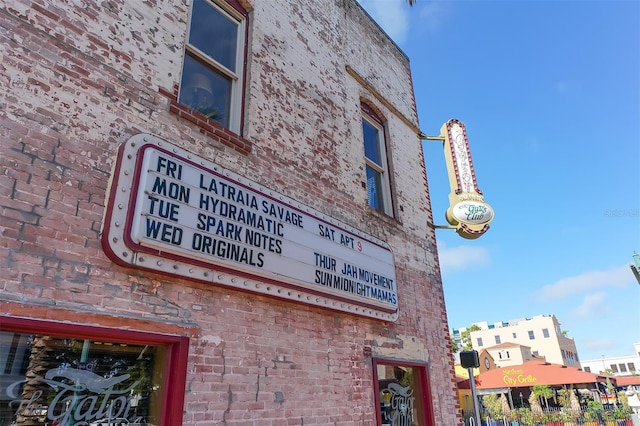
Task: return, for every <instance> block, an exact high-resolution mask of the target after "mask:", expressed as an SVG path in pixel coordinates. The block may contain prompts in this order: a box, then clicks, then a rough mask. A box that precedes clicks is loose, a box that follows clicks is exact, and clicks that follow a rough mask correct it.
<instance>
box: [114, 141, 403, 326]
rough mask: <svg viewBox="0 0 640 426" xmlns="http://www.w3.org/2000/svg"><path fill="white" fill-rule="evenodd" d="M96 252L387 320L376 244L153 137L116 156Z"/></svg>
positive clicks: (389, 287)
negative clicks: (98, 249)
mask: <svg viewBox="0 0 640 426" xmlns="http://www.w3.org/2000/svg"><path fill="white" fill-rule="evenodd" d="M103 247H104V248H105V251H106V252H107V254H109V256H110V257H111V258H112V259H113V260H114V261H116V262H118V263H119V264H123V265H127V266H134V267H139V268H144V269H150V270H155V271H159V272H164V273H169V274H172V275H179V276H182V277H186V278H190V279H196V280H200V281H207V282H210V283H212V284H221V285H227V286H231V287H236V288H238V289H241V290H245V291H253V292H258V293H263V294H268V295H271V296H274V297H280V298H284V299H289V300H294V301H296V302H302V303H309V304H313V305H318V306H322V307H326V308H330V309H335V310H340V311H346V312H352V313H354V314H359V315H364V316H369V317H374V318H380V319H384V320H391V321H395V320H396V319H397V315H398V300H397V282H396V278H395V265H394V259H393V253H392V252H391V250H390V249H389V247H388V246H387V245H386V244H385V243H384V242H382V241H380V240H378V239H376V238H374V237H372V236H370V235H367V234H365V233H363V232H360V231H358V230H356V229H354V228H352V227H350V226H348V225H346V224H344V223H341V222H339V221H337V220H334V219H332V218H330V217H327V216H326V215H324V214H322V213H320V212H318V211H315V210H314V209H311V208H310V207H308V206H305V205H302V204H300V203H298V202H296V201H295V200H293V199H290V198H288V197H285V196H283V195H281V194H277V193H274V192H273V191H270V190H267V189H265V188H263V187H262V186H261V185H259V184H257V183H255V182H252V181H249V180H247V179H245V178H243V177H241V176H239V175H237V174H235V173H232V172H230V171H228V170H224V169H223V168H221V167H220V166H218V165H216V164H214V163H212V162H210V161H208V160H206V159H204V158H200V157H198V156H195V155H193V154H191V153H190V152H188V151H186V150H184V149H182V148H179V147H177V146H174V145H172V144H170V143H168V142H166V141H163V140H161V139H159V138H157V137H155V136H152V135H148V134H139V135H136V136H134V137H132V138H131V139H130V140H129V141H128V142H127V143H125V144H124V145H123V146H122V147H121V149H120V152H119V156H118V162H117V165H116V171H115V176H114V181H113V183H112V188H111V196H110V200H109V205H108V209H107V215H106V218H105V224H104V232H103Z"/></svg>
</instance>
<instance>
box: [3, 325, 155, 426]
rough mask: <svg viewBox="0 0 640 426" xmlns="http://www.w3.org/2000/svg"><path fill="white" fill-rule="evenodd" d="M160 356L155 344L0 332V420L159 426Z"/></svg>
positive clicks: (26, 425) (31, 424) (60, 425)
mask: <svg viewBox="0 0 640 426" xmlns="http://www.w3.org/2000/svg"><path fill="white" fill-rule="evenodd" d="M165 356H166V348H165V347H163V346H148V345H133V344H128V343H117V342H104V341H94V340H82V339H73V338H61V337H51V336H42V335H27V334H19V333H11V332H0V373H1V374H0V384H1V386H0V389H2V393H1V394H0V425H16V426H18V425H20V426H44V425H51V426H53V425H56V426H72V425H73V426H90V425H94V424H101V423H102V422H101V420H104V421H105V422H108V421H109V419H126V420H120V421H122V422H126V421H128V422H129V423H135V422H137V423H138V424H149V425H159V424H160V415H161V412H160V408H161V407H160V401H161V400H162V392H163V389H162V384H163V380H164V379H163V377H162V371H163V366H164V362H165ZM105 419H106V420H105Z"/></svg>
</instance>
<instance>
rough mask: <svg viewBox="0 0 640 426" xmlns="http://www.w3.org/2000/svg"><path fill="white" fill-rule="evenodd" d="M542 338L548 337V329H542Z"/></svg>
mask: <svg viewBox="0 0 640 426" xmlns="http://www.w3.org/2000/svg"><path fill="white" fill-rule="evenodd" d="M542 336H543V337H549V329H548V328H543V329H542Z"/></svg>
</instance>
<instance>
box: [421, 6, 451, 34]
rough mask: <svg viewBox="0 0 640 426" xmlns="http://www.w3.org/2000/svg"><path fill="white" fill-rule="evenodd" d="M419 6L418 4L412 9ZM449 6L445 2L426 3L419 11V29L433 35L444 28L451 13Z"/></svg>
mask: <svg viewBox="0 0 640 426" xmlns="http://www.w3.org/2000/svg"><path fill="white" fill-rule="evenodd" d="M421 4H422V3H420V2H418V3H417V4H415V5H414V6H413V7H417V6H419V5H421ZM451 4H452V3H451V2H446V1H426V2H425V3H424V6H423V7H422V8H421V9H420V25H421V29H422V30H426V31H429V32H432V33H433V32H435V31H437V30H439V29H440V28H442V27H444V25H445V23H446V21H447V20H448V16H449V14H450V11H451Z"/></svg>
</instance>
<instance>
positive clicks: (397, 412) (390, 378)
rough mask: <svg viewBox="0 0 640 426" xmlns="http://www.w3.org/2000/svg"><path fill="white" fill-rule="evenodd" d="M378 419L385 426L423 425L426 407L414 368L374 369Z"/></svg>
mask: <svg viewBox="0 0 640 426" xmlns="http://www.w3.org/2000/svg"><path fill="white" fill-rule="evenodd" d="M377 377H378V391H379V399H380V415H381V420H382V424H383V425H386V426H414V425H424V424H425V423H424V419H425V407H423V402H422V401H423V400H424V399H423V397H424V395H423V390H422V388H421V380H420V371H419V369H418V368H416V367H410V366H400V365H384V364H378V365H377Z"/></svg>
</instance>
